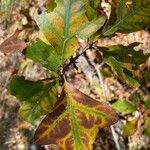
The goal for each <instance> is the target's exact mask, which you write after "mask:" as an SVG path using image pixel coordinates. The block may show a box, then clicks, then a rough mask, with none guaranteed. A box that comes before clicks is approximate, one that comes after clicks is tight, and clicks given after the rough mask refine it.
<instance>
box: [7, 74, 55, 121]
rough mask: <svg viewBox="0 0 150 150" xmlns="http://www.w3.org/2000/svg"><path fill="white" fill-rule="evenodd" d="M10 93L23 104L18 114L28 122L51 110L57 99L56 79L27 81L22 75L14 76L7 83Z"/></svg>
mask: <svg viewBox="0 0 150 150" xmlns="http://www.w3.org/2000/svg"><path fill="white" fill-rule="evenodd" d="M9 90H10V93H11V94H12V95H14V96H16V97H17V98H18V99H19V100H20V101H22V103H23V105H22V106H21V108H20V111H19V112H20V115H21V116H22V117H23V118H24V119H25V120H27V121H28V122H31V123H32V122H33V121H35V120H36V119H38V118H40V117H41V116H43V115H46V114H47V113H49V112H51V111H52V110H53V106H54V104H55V102H56V99H57V82H56V81H49V82H44V81H37V82H33V81H28V80H25V78H24V77H19V76H14V77H13V78H12V79H11V80H10V83H9Z"/></svg>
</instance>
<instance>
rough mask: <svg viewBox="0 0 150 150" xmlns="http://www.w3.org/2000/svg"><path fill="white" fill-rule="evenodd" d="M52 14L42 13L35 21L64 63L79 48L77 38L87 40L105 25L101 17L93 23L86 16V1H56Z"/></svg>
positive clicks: (103, 18)
mask: <svg viewBox="0 0 150 150" xmlns="http://www.w3.org/2000/svg"><path fill="white" fill-rule="evenodd" d="M56 3H57V6H56V8H55V9H54V10H53V12H51V13H46V12H44V13H42V14H41V15H38V16H36V18H35V20H36V22H37V24H38V26H39V28H40V30H41V32H42V33H43V34H44V36H45V37H46V40H47V41H48V42H49V43H50V44H51V46H52V47H53V48H54V49H55V51H56V52H57V54H58V55H59V56H61V59H62V62H64V60H65V59H67V58H69V57H70V56H71V55H73V53H74V50H76V49H77V48H78V46H79V45H78V40H77V38H76V37H79V38H83V39H87V38H89V37H90V36H91V35H92V34H94V33H95V32H96V31H97V30H98V29H100V28H101V27H102V26H103V24H104V23H105V17H104V16H101V17H99V18H97V19H95V20H92V21H91V22H89V21H88V19H87V17H86V15H85V7H84V0H56Z"/></svg>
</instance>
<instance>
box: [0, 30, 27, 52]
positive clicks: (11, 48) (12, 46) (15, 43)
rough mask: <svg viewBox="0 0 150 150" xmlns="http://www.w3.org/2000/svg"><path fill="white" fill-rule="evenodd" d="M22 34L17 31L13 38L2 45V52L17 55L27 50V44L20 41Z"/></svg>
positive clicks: (0, 46) (0, 48)
mask: <svg viewBox="0 0 150 150" xmlns="http://www.w3.org/2000/svg"><path fill="white" fill-rule="evenodd" d="M20 32H21V31H20V30H18V29H17V30H16V31H15V33H14V34H13V35H12V36H10V37H9V38H8V39H6V40H5V41H4V42H3V43H2V44H1V45H0V51H1V52H2V53H15V52H18V51H22V50H23V49H24V48H26V46H27V45H26V43H25V42H24V41H22V40H20V39H18V35H19V33H20Z"/></svg>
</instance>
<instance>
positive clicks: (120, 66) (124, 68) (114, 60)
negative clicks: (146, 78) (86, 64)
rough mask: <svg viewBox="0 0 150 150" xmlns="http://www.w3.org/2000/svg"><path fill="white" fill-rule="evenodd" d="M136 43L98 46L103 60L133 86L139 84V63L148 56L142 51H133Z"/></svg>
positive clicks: (144, 60)
mask: <svg viewBox="0 0 150 150" xmlns="http://www.w3.org/2000/svg"><path fill="white" fill-rule="evenodd" d="M137 45H138V43H132V44H129V45H128V46H123V45H113V46H109V47H108V48H105V47H99V49H100V51H101V52H102V53H103V59H104V62H105V63H106V64H108V65H109V66H111V67H112V68H113V69H114V70H115V71H116V73H117V75H118V77H119V78H120V79H122V80H123V81H126V82H127V83H128V84H130V85H132V86H135V87H138V86H139V85H140V84H139V80H138V77H137V71H138V69H139V65H141V64H143V63H144V62H146V60H147V59H148V58H149V56H150V55H144V54H143V52H142V51H135V50H134V47H135V46H137Z"/></svg>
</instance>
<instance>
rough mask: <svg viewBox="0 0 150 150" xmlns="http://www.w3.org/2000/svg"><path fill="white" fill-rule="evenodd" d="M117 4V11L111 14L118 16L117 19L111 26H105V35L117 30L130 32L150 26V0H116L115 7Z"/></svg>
mask: <svg viewBox="0 0 150 150" xmlns="http://www.w3.org/2000/svg"><path fill="white" fill-rule="evenodd" d="M115 5H116V8H115V10H116V12H114V11H112V14H111V16H117V20H115V21H114V24H113V25H112V26H111V27H108V28H107V29H106V28H105V30H104V31H103V35H104V36H109V35H112V34H113V33H115V32H116V31H119V32H129V33H130V32H134V31H138V30H141V29H142V28H144V27H150V0H130V1H129V0H119V1H116V0H115V1H113V7H114V6H115ZM111 24H112V22H111ZM108 26H109V24H108Z"/></svg>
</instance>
